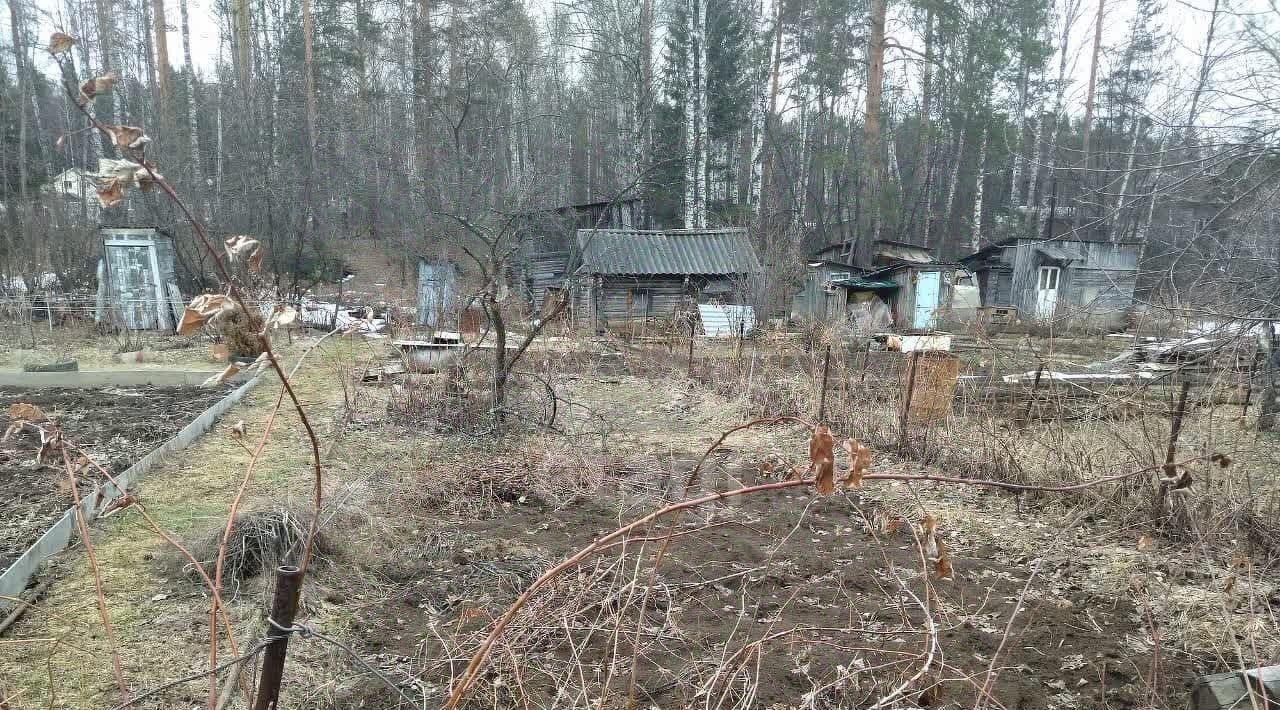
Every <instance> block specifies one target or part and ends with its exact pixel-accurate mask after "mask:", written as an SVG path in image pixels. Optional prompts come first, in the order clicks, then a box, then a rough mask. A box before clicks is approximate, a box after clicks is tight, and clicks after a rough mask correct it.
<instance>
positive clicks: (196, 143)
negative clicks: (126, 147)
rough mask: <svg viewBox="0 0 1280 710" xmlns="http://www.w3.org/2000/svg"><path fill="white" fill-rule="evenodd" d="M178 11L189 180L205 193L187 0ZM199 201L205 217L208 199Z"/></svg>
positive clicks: (182, 2)
mask: <svg viewBox="0 0 1280 710" xmlns="http://www.w3.org/2000/svg"><path fill="white" fill-rule="evenodd" d="M178 11H179V13H180V14H181V16H182V61H183V63H185V64H186V65H187V134H188V135H189V136H190V137H191V180H192V182H193V183H194V184H195V185H196V193H197V194H199V195H207V194H208V192H207V191H206V190H205V185H204V171H203V169H202V168H201V165H200V126H199V123H198V122H197V120H196V115H197V112H198V110H199V108H198V102H197V101H196V65H195V64H194V63H193V62H192V61H191V23H190V18H189V15H188V12H187V0H178ZM201 203H202V204H203V205H204V212H205V217H206V219H207V218H208V211H209V201H208V200H207V199H204V198H203V197H201Z"/></svg>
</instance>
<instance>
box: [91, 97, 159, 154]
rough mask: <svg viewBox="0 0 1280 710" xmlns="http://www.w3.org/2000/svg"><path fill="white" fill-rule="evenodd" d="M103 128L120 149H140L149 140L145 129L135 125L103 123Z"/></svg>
mask: <svg viewBox="0 0 1280 710" xmlns="http://www.w3.org/2000/svg"><path fill="white" fill-rule="evenodd" d="M95 81H97V79H95ZM103 128H104V129H106V131H107V133H109V134H111V140H113V141H115V144H116V147H117V148H119V149H120V150H122V151H125V150H133V149H140V148H142V147H143V146H144V145H146V144H147V143H150V142H151V139H150V138H149V137H147V133H146V131H144V130H142V129H141V128H138V127H137V126H111V125H104V126H103ZM143 172H145V171H143Z"/></svg>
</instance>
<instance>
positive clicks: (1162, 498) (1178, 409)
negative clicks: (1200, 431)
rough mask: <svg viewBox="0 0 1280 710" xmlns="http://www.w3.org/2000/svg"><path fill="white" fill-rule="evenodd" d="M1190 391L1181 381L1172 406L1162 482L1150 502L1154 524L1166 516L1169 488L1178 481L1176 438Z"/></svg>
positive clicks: (1180, 428) (1185, 383) (1189, 383)
mask: <svg viewBox="0 0 1280 710" xmlns="http://www.w3.org/2000/svg"><path fill="white" fill-rule="evenodd" d="M1190 389H1191V382H1189V381H1187V380H1183V382H1182V387H1181V388H1180V389H1179V391H1178V401H1177V403H1176V404H1174V406H1173V412H1172V413H1171V416H1170V422H1169V445H1168V446H1167V447H1166V448H1165V452H1164V467H1163V472H1164V478H1165V480H1164V481H1161V482H1160V487H1159V489H1158V490H1157V491H1156V496H1155V500H1153V501H1152V504H1153V506H1154V510H1153V511H1152V513H1153V514H1154V517H1155V522H1156V523H1160V522H1162V521H1164V519H1165V517H1166V516H1167V515H1168V510H1167V505H1168V501H1169V488H1170V487H1171V486H1172V485H1174V482H1176V481H1177V479H1178V467H1177V466H1176V465H1175V464H1174V461H1175V460H1176V458H1177V455H1178V436H1179V435H1180V434H1181V433H1182V416H1183V414H1185V413H1186V411H1187V392H1188V391H1189V390H1190Z"/></svg>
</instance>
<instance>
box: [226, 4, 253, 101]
mask: <svg viewBox="0 0 1280 710" xmlns="http://www.w3.org/2000/svg"><path fill="white" fill-rule="evenodd" d="M231 21H232V22H233V23H234V27H235V29H234V30H233V36H232V47H233V48H234V50H235V55H234V56H235V65H236V75H237V76H238V77H239V79H240V93H242V94H243V95H244V97H245V99H246V100H248V98H249V96H250V95H251V94H252V92H253V64H252V61H251V58H250V49H251V47H252V46H253V39H252V37H251V32H250V29H249V0H233V1H232V10H231Z"/></svg>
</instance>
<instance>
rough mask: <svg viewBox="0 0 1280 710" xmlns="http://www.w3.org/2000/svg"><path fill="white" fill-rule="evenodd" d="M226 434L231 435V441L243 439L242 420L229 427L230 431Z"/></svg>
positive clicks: (243, 424)
mask: <svg viewBox="0 0 1280 710" xmlns="http://www.w3.org/2000/svg"><path fill="white" fill-rule="evenodd" d="M228 433H230V434H231V438H232V439H243V438H244V433H245V423H244V420H243V419H241V420H240V421H238V422H236V425H235V426H233V427H231V431H230V432H228Z"/></svg>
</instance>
